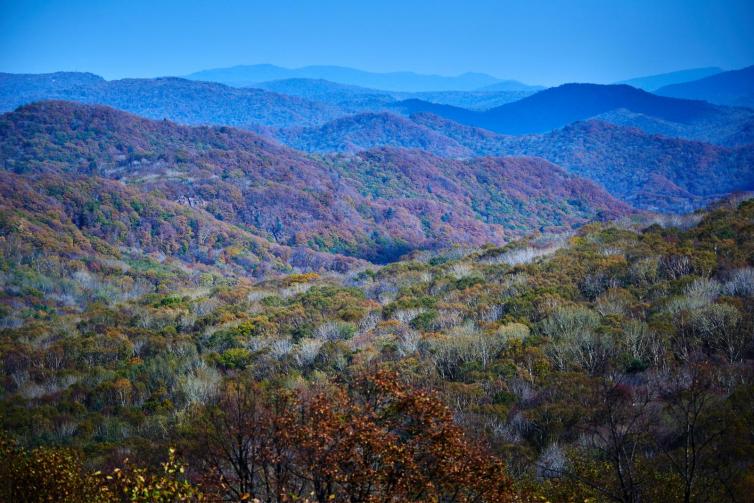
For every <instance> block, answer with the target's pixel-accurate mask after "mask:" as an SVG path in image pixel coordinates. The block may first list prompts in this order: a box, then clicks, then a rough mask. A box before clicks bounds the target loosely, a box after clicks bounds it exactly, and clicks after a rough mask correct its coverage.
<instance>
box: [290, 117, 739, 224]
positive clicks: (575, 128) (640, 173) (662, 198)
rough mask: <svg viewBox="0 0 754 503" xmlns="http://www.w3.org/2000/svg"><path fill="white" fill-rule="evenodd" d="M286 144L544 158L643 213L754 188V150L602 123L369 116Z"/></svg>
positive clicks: (294, 136)
mask: <svg viewBox="0 0 754 503" xmlns="http://www.w3.org/2000/svg"><path fill="white" fill-rule="evenodd" d="M278 138H279V139H280V140H281V141H284V142H286V143H287V144H289V145H291V146H294V147H295V148H298V149H301V150H307V151H312V152H322V151H332V150H334V151H341V152H353V151H358V150H363V149H368V148H373V147H377V146H392V147H411V148H422V149H424V150H427V151H429V152H432V153H433V154H435V155H439V156H444V157H472V156H501V155H524V156H538V157H542V158H544V159H547V160H548V161H550V162H553V163H555V164H558V165H560V166H563V167H564V168H566V169H568V170H569V171H571V172H573V173H575V174H578V175H580V176H584V177H586V178H589V179H591V180H593V181H595V182H597V183H600V184H601V185H603V186H604V187H605V188H607V190H608V191H609V192H610V193H611V194H612V195H614V196H616V197H618V198H621V199H623V200H625V201H627V202H629V203H630V204H632V205H634V206H636V207H639V208H644V209H650V210H659V211H689V210H693V209H695V208H699V207H702V206H704V205H706V204H708V203H709V202H710V201H711V200H712V199H715V198H718V197H720V196H722V195H724V194H727V193H730V192H734V191H737V190H750V189H752V188H754V146H751V145H749V146H742V147H735V148H729V147H722V146H717V145H711V144H707V143H702V142H696V141H688V140H682V139H676V138H668V137H663V136H658V135H652V134H648V133H645V132H643V131H641V130H639V129H637V128H631V127H625V126H617V125H614V124H610V123H607V122H604V121H597V120H590V121H585V122H576V123H574V124H570V125H568V126H566V127H564V128H560V129H556V130H554V131H552V132H549V133H545V134H539V135H526V136H507V135H501V134H497V133H493V132H491V131H487V130H484V129H480V128H474V127H471V126H464V125H461V124H458V123H456V122H452V121H449V120H447V119H443V118H440V117H438V116H436V115H432V114H416V115H414V116H412V117H411V120H409V119H406V118H403V117H400V116H396V115H392V114H378V115H376V114H362V115H355V116H351V117H347V118H343V119H337V120H335V121H332V122H330V123H328V124H325V125H323V126H319V127H313V128H306V129H298V130H285V131H280V132H278Z"/></svg>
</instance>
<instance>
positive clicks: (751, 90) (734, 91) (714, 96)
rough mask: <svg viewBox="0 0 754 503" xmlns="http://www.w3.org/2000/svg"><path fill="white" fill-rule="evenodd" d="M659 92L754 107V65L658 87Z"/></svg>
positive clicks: (664, 94) (676, 96)
mask: <svg viewBox="0 0 754 503" xmlns="http://www.w3.org/2000/svg"><path fill="white" fill-rule="evenodd" d="M657 94H660V95H662V96H672V97H674V98H684V99H694V100H705V101H709V102H710V103H717V104H719V105H730V106H740V107H751V108H754V66H749V67H746V68H742V69H741V70H733V71H730V72H722V73H718V74H716V75H712V76H709V77H705V78H702V79H699V80H694V81H691V82H684V83H680V84H673V85H668V86H664V87H661V88H660V89H657Z"/></svg>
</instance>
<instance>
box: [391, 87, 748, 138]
mask: <svg viewBox="0 0 754 503" xmlns="http://www.w3.org/2000/svg"><path fill="white" fill-rule="evenodd" d="M394 108H395V109H396V110H398V111H400V112H401V113H404V114H409V115H410V114H414V113H421V112H428V113H432V114H434V115H439V116H441V117H444V118H446V119H449V120H452V121H455V122H458V123H460V124H465V125H469V126H474V127H480V128H484V129H488V130H490V131H494V132H498V133H504V134H513V135H518V134H534V133H544V132H547V131H552V130H554V129H557V128H561V127H564V126H566V125H568V124H570V123H572V122H575V121H580V120H586V119H590V118H595V117H598V118H601V119H603V120H605V121H609V122H615V123H616V124H621V125H630V126H636V127H639V128H642V129H646V130H647V131H648V132H653V133H662V134H669V135H673V136H680V137H684V138H687V139H695V140H703V141H708V142H712V143H721V144H727V142H729V141H732V140H736V141H740V140H741V139H745V137H743V138H742V137H741V136H740V135H739V133H740V130H741V128H743V127H745V126H746V125H747V124H748V123H749V122H750V121H751V120H752V119H754V114H752V112H750V111H746V110H736V109H732V108H727V107H720V106H716V105H712V104H710V103H706V102H703V101H692V100H684V99H676V98H668V97H664V96H657V95H655V94H650V93H648V92H645V91H642V90H640V89H636V88H633V87H630V86H627V85H606V86H605V85H598V84H564V85H562V86H558V87H553V88H550V89H546V90H544V91H540V92H538V93H536V94H533V95H531V96H529V97H526V98H524V99H521V100H519V101H516V102H513V103H508V104H505V105H502V106H499V107H495V108H491V109H489V110H484V111H474V110H468V109H464V108H459V107H453V106H448V105H439V104H435V103H428V102H426V101H422V100H416V99H412V100H406V101H403V102H400V103H397V104H396V105H395V107H394ZM737 135H738V136H737Z"/></svg>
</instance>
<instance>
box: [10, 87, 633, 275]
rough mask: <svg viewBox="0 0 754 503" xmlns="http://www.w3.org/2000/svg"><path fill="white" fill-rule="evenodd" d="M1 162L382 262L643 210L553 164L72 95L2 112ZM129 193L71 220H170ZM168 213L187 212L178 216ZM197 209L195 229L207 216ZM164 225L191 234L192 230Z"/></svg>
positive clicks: (54, 192) (140, 232) (59, 189)
mask: <svg viewBox="0 0 754 503" xmlns="http://www.w3.org/2000/svg"><path fill="white" fill-rule="evenodd" d="M0 158H2V167H1V169H2V170H4V171H6V172H8V173H10V174H11V175H12V176H20V177H23V180H21V181H22V182H23V183H25V184H27V185H28V184H31V185H32V188H31V189H30V190H31V191H32V192H33V191H41V193H42V194H43V195H44V197H52V198H53V199H55V200H57V201H58V202H57V203H55V204H66V203H65V201H64V200H61V198H62V197H63V196H64V195H65V194H71V193H76V191H78V190H79V189H78V188H77V186H76V185H75V184H76V183H78V181H77V180H80V177H82V176H83V177H85V179H86V180H88V183H90V184H95V185H96V184H101V188H96V187H95V188H92V189H91V190H90V192H91V193H92V194H96V193H97V191H99V190H105V189H106V187H112V183H113V181H118V182H120V183H121V184H125V185H126V186H127V187H128V188H129V189H130V190H133V191H138V192H139V193H142V194H148V195H150V196H149V197H152V198H158V199H159V200H160V201H161V202H160V203H159V204H160V205H166V207H168V206H169V207H171V208H174V207H175V206H174V204H175V203H179V204H182V205H184V206H186V207H189V208H193V210H192V211H193V212H199V213H200V214H201V215H202V219H204V220H207V219H210V220H211V221H213V222H214V221H219V222H223V225H230V226H232V228H235V229H239V230H243V231H244V232H246V233H247V234H250V235H254V236H258V237H262V238H264V239H265V240H267V241H270V242H272V243H273V244H275V245H276V246H285V247H287V248H286V249H289V250H295V249H297V248H298V247H306V248H307V249H310V250H314V251H316V252H329V253H339V254H343V255H349V256H353V257H358V258H361V259H368V260H371V261H376V262H385V261H389V260H393V259H395V258H396V257H397V256H399V255H401V254H403V253H405V252H406V251H409V250H412V249H416V248H432V247H441V246H448V245H450V244H453V243H463V244H484V243H488V242H492V243H503V242H506V241H508V240H509V239H512V238H514V237H518V236H523V235H525V234H528V233H530V232H532V231H535V230H546V231H557V230H563V229H568V228H571V227H572V226H578V225H581V224H583V223H586V222H588V221H589V220H592V219H594V218H609V217H615V216H619V215H624V214H627V213H629V212H630V211H631V210H630V208H629V207H628V206H627V205H625V204H624V203H622V202H620V201H618V200H617V199H615V198H613V197H612V196H610V195H609V194H608V193H607V192H605V191H604V189H602V188H600V187H599V186H597V185H596V184H594V183H592V182H590V181H588V180H586V179H584V178H580V177H578V176H575V175H571V174H568V173H567V172H566V171H564V170H563V169H561V168H559V167H558V166H555V165H553V164H551V163H549V162H547V161H545V160H542V159H533V158H505V159H492V158H480V159H470V160H466V161H460V160H452V159H443V158H440V157H436V156H434V155H432V154H430V153H427V152H422V151H420V150H404V149H377V150H369V151H365V152H361V153H359V154H357V155H355V156H354V155H330V156H326V157H323V158H319V159H318V158H312V157H309V156H306V155H304V154H301V153H299V152H297V151H294V150H291V149H288V148H286V147H282V146H278V145H274V144H272V143H270V142H268V141H266V140H264V139H263V138H261V137H259V136H257V135H255V134H253V133H250V132H245V131H241V130H237V129H233V128H228V127H211V128H208V127H199V128H191V127H186V126H179V125H176V124H174V123H172V122H169V121H150V120H147V119H143V118H139V117H136V116H133V115H130V114H127V113H125V112H120V111H117V110H114V109H111V108H107V107H102V106H92V105H85V104H79V103H72V102H61V101H52V102H50V101H48V102H40V103H36V104H33V105H28V106H24V107H22V108H20V109H18V110H17V111H14V112H10V113H6V114H4V115H3V116H2V117H0ZM45 180H47V181H45ZM38 184H41V185H38ZM118 187H122V185H118ZM88 190H89V189H88ZM107 190H111V189H107ZM113 190H115V189H113ZM118 190H121V189H118ZM8 197H10V195H9V196H8ZM40 197H41V196H40ZM66 197H68V196H66ZM108 197H109V196H108ZM34 199H35V197H34V196H30V199H29V201H28V204H29V205H33V204H34ZM129 200H130V198H121V199H120V202H118V201H113V202H112V204H109V205H108V209H107V211H104V210H103V209H101V208H100V205H101V199H100V198H97V197H96V196H94V197H92V199H91V200H90V203H91V204H84V203H85V202H86V201H82V202H81V204H79V203H76V205H75V206H76V207H75V208H71V209H70V210H66V215H67V217H66V218H69V219H70V221H72V222H73V223H74V224H77V223H78V224H80V226H83V227H85V228H89V227H90V226H95V227H96V228H97V229H98V230H97V232H98V233H99V235H101V236H102V238H103V239H107V240H108V242H110V243H111V244H112V245H113V246H128V241H123V239H126V238H128V239H129V240H136V239H147V237H148V236H149V234H150V231H149V229H150V228H151V229H153V230H152V231H151V232H153V233H154V232H157V230H159V229H162V228H163V227H161V222H160V221H159V219H158V220H156V221H154V222H152V223H151V224H150V225H149V227H148V228H141V227H139V225H140V224H139V217H138V211H137V213H136V214H133V211H132V209H129V205H132V204H133V203H129ZM20 204H21V203H20V202H14V203H12V204H11V206H12V207H14V206H18V205H20ZM23 204H24V205H26V204H27V203H23ZM155 204H158V203H155ZM24 207H25V206H24ZM112 208H114V209H112ZM30 211H32V213H33V212H34V210H33V209H31V210H30ZM121 213H122V214H121ZM155 215H159V212H157V213H155ZM165 215H166V218H171V219H174V218H175V216H171V215H175V211H174V210H171V211H170V212H168V213H166V214H165ZM150 218H157V217H156V216H155V217H150ZM185 218H186V219H187V220H186V225H188V226H189V228H190V227H191V225H193V224H191V218H194V217H191V216H190V215H187V216H186V217H185ZM196 218H198V217H196ZM113 219H115V220H119V221H121V222H122V225H121V224H115V223H110V222H114V220H113ZM171 222H172V221H171ZM175 222H176V223H177V222H178V221H175ZM78 224H77V225H78ZM170 225H172V223H171V224H170ZM102 226H104V227H102ZM159 232H163V231H162V230H160V231H159ZM164 232H165V233H167V234H166V236H174V238H173V239H174V240H178V239H179V238H180V236H181V232H187V231H185V230H183V231H179V230H176V231H170V230H169V228H168V227H165V230H164ZM191 232H193V233H196V232H198V231H197V230H193V231H191ZM128 236H131V237H128ZM166 239H167V238H166ZM239 239H241V238H239ZM244 239H246V238H244ZM249 239H250V238H249ZM145 246H146V245H145ZM166 246H167V245H166ZM172 246H181V245H180V244H174V245H172ZM186 246H189V245H188V244H187V245H186ZM191 246H194V245H191ZM202 253H209V252H208V251H206V252H202ZM281 253H282V251H281ZM229 259H230V260H232V256H231V257H229ZM244 260H246V261H250V262H249V264H253V263H255V260H256V259H254V258H253V257H247V258H246V259H244ZM305 260H306V259H305V258H301V260H300V261H299V263H300V262H301V261H305ZM317 260H320V259H317Z"/></svg>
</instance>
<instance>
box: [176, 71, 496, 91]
mask: <svg viewBox="0 0 754 503" xmlns="http://www.w3.org/2000/svg"><path fill="white" fill-rule="evenodd" d="M187 78H189V79H192V80H206V81H210V82H221V83H224V84H228V85H233V86H248V85H251V84H254V83H256V82H265V81H269V80H281V79H324V80H329V81H331V82H336V83H339V84H348V85H353V86H361V87H368V88H373V89H381V90H385V91H404V92H417V91H446V90H458V91H470V90H473V89H477V88H480V87H483V86H486V85H490V84H494V83H497V82H498V79H496V78H494V77H492V76H490V75H486V74H483V73H464V74H462V75H458V76H453V77H446V76H441V75H424V74H418V73H413V72H389V73H375V72H366V71H363V70H356V69H354V68H346V67H341V66H305V67H303V68H292V69H291V68H282V67H279V66H275V65H241V66H234V67H230V68H216V69H211V70H203V71H199V72H195V73H192V74H190V75H188V76H187Z"/></svg>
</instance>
